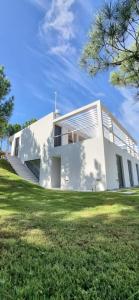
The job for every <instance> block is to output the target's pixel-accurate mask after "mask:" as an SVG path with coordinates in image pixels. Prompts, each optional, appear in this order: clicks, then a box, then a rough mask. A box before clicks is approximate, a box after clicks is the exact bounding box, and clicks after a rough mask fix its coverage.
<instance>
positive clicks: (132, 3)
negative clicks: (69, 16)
mask: <svg viewBox="0 0 139 300" xmlns="http://www.w3.org/2000/svg"><path fill="white" fill-rule="evenodd" d="M81 64H82V66H83V67H84V68H86V69H87V71H88V72H89V73H90V74H91V75H92V76H95V75H96V74H97V73H98V72H100V71H103V70H107V69H110V70H112V69H113V68H116V70H115V72H113V73H111V77H110V79H111V82H112V84H114V85H120V86H124V85H127V86H131V87H134V88H137V89H139V1H138V0H120V1H119V0H118V1H113V2H112V1H111V2H109V3H105V4H104V5H103V7H102V8H101V9H100V11H99V12H98V14H97V16H96V18H95V21H94V23H93V25H92V29H91V31H90V34H89V41H88V42H87V44H86V46H85V48H84V51H83V55H82V58H81Z"/></svg>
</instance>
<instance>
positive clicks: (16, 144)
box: [14, 137, 19, 156]
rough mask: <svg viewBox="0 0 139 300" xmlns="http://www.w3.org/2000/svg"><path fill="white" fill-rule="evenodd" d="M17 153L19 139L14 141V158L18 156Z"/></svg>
mask: <svg viewBox="0 0 139 300" xmlns="http://www.w3.org/2000/svg"><path fill="white" fill-rule="evenodd" d="M18 151H19V137H18V138H16V139H15V151H14V155H15V156H18Z"/></svg>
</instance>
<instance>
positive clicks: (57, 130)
mask: <svg viewBox="0 0 139 300" xmlns="http://www.w3.org/2000/svg"><path fill="white" fill-rule="evenodd" d="M57 146H61V127H60V126H58V125H55V128H54V147H57Z"/></svg>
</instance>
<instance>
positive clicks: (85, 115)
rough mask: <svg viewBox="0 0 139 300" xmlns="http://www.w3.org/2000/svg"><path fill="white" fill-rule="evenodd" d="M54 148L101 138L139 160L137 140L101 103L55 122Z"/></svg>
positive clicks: (55, 119) (61, 117) (75, 111)
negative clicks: (97, 137)
mask: <svg viewBox="0 0 139 300" xmlns="http://www.w3.org/2000/svg"><path fill="white" fill-rule="evenodd" d="M53 125H54V128H53V139H54V142H53V146H54V147H57V146H62V145H67V144H74V143H77V142H83V141H84V140H86V139H89V138H93V137H96V136H100V137H101V138H106V139H107V140H109V141H110V142H111V143H114V144H115V145H117V146H118V147H120V148H121V149H123V150H125V151H127V152H128V153H129V154H131V155H132V156H133V157H135V158H138V159H139V150H138V146H137V142H136V140H135V139H134V138H133V137H132V136H131V135H130V134H129V133H128V131H127V130H126V129H125V128H124V127H123V126H122V125H121V124H120V123H119V121H118V120H117V119H116V118H115V117H114V116H113V115H112V114H111V113H110V112H109V111H108V110H107V109H106V108H105V107H104V106H103V105H102V104H101V102H100V101H96V102H93V103H91V104H89V105H86V106H83V107H81V108H80V109H76V110H74V111H72V112H70V113H68V114H65V115H63V116H56V117H55V118H54V120H53Z"/></svg>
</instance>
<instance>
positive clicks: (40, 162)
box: [24, 140, 139, 191]
mask: <svg viewBox="0 0 139 300" xmlns="http://www.w3.org/2000/svg"><path fill="white" fill-rule="evenodd" d="M93 143H94V141H91V140H87V141H85V143H84V144H81V143H76V144H74V145H65V146H63V147H57V148H55V149H54V150H52V151H51V153H50V154H49V157H48V158H47V159H46V158H44V157H42V158H39V159H38V158H36V159H33V160H27V161H24V163H25V164H26V165H27V166H28V168H30V170H31V171H32V172H33V173H34V175H35V176H36V177H37V178H38V180H39V183H40V185H42V186H43V187H46V188H61V189H64V190H84V191H85V190H86V191H103V190H113V189H119V188H129V187H134V186H138V185H139V160H137V159H136V158H134V157H133V156H132V155H130V154H129V153H127V151H125V150H122V149H120V148H119V147H118V146H116V145H114V144H112V143H110V142H109V141H107V140H105V147H104V149H105V152H104V157H103V159H102V155H103V152H102V153H101V150H100V149H98V147H97V143H96V144H95V148H94V147H93ZM86 148H87V151H86ZM92 149H93V151H92ZM97 153H99V155H100V156H99V155H98V154H97Z"/></svg>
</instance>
